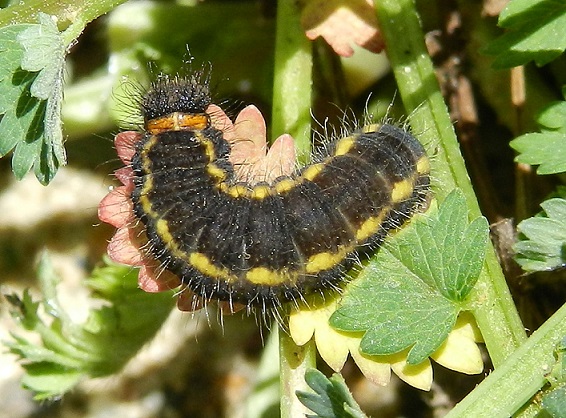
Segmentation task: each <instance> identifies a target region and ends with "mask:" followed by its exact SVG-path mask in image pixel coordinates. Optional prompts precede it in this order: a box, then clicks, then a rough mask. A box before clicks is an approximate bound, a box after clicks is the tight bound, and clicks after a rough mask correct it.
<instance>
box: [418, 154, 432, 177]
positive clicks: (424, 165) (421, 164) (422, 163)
mask: <svg viewBox="0 0 566 418" xmlns="http://www.w3.org/2000/svg"><path fill="white" fill-rule="evenodd" d="M417 173H419V174H428V173H430V160H429V158H428V157H427V156H426V155H423V156H422V157H421V158H419V161H417Z"/></svg>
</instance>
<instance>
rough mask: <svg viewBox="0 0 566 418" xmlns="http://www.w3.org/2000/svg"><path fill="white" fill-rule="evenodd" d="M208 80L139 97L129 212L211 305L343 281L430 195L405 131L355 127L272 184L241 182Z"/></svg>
mask: <svg viewBox="0 0 566 418" xmlns="http://www.w3.org/2000/svg"><path fill="white" fill-rule="evenodd" d="M211 102H212V99H211V94H210V91H209V83H208V79H206V80H203V79H202V77H201V75H199V74H193V75H191V76H190V77H185V78H180V77H176V78H170V77H159V78H158V79H157V80H156V81H154V82H153V83H152V85H151V86H150V88H149V89H148V90H147V91H146V93H145V95H144V96H143V98H142V99H141V111H142V116H143V118H144V133H143V136H142V138H141V140H139V141H138V142H137V144H136V146H135V153H134V156H133V158H132V168H133V175H134V190H133V192H132V201H133V207H134V214H135V216H136V218H137V219H139V220H140V221H141V222H142V223H143V224H144V225H145V229H146V233H147V236H148V238H149V244H150V245H149V246H148V248H149V250H148V251H149V252H150V253H151V255H152V256H153V257H154V258H156V259H158V260H159V261H160V262H161V263H162V264H163V265H164V267H165V268H166V269H167V270H169V271H170V272H172V273H174V274H175V275H177V276H178V277H179V278H180V280H181V282H182V283H183V284H184V285H186V286H187V287H188V288H190V289H191V290H192V291H193V292H194V293H195V294H197V295H199V296H201V297H202V298H203V299H204V300H220V301H228V302H230V303H238V304H242V305H245V306H247V308H248V309H253V308H255V307H259V308H262V309H267V308H270V307H276V306H280V305H281V304H282V303H283V302H286V301H295V302H296V301H298V300H301V299H304V297H305V295H308V294H311V293H315V292H324V291H325V290H327V289H336V288H339V287H340V285H341V283H342V282H343V281H344V277H345V275H346V273H347V271H348V270H349V269H350V268H351V267H352V264H353V263H354V262H355V261H356V260H357V259H359V258H358V254H359V253H360V252H367V251H368V250H374V249H376V248H378V247H379V246H380V245H381V243H382V241H383V239H384V238H385V236H386V234H387V232H388V231H389V230H391V229H392V228H396V227H399V226H400V225H402V224H403V223H404V222H405V221H406V220H408V219H409V218H410V217H411V216H412V214H413V213H414V212H415V210H417V208H418V207H419V206H420V205H422V203H423V202H424V201H425V200H426V199H427V196H428V194H429V160H428V157H427V155H426V153H425V150H424V148H423V147H422V145H421V144H420V143H419V142H418V141H417V139H415V138H414V137H413V136H412V135H411V134H409V133H408V132H407V131H405V130H403V129H401V128H399V127H397V126H394V125H391V124H388V123H384V124H372V125H367V126H365V127H364V128H362V129H358V130H355V131H354V132H352V133H351V134H349V135H346V136H345V137H343V138H341V139H338V140H336V141H335V142H333V143H331V144H329V145H328V146H327V147H326V152H325V153H324V155H323V156H321V157H320V158H318V160H317V161H315V162H314V163H312V164H310V165H307V166H305V167H302V168H298V169H297V170H296V172H295V173H294V174H293V175H290V176H281V177H278V178H277V179H275V180H274V181H272V182H269V183H268V182H258V183H256V184H251V183H249V182H243V181H241V180H238V179H237V177H236V175H235V169H234V166H233V165H232V163H231V162H230V161H229V155H230V150H231V146H230V144H229V143H228V141H226V140H225V138H224V136H223V132H222V131H221V130H219V129H217V128H215V127H214V126H213V125H212V124H211V118H210V115H209V114H207V113H206V109H207V108H208V106H209V105H210V104H211Z"/></svg>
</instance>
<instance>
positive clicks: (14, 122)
mask: <svg viewBox="0 0 566 418" xmlns="http://www.w3.org/2000/svg"><path fill="white" fill-rule="evenodd" d="M64 58H65V47H64V45H63V42H62V39H61V36H60V34H59V32H58V30H57V26H56V25H55V23H54V22H53V21H52V19H51V18H50V17H49V16H47V15H45V14H40V23H39V24H33V25H32V24H25V25H12V26H6V27H4V28H1V29H0V59H1V60H2V63H3V65H2V68H0V114H1V115H2V120H1V121H0V155H1V156H4V155H6V154H7V153H9V152H10V151H12V150H14V155H13V157H12V171H13V172H14V175H15V176H16V178H18V179H21V178H22V177H23V176H24V175H25V174H26V173H27V172H28V171H30V170H31V169H32V167H33V170H34V172H35V175H36V177H37V178H38V180H39V181H40V182H41V183H43V184H47V183H49V182H50V181H51V180H52V179H53V177H54V176H55V173H56V172H57V169H58V167H59V166H60V165H62V164H65V162H66V157H65V151H64V148H63V135H62V131H61V116H60V113H61V101H62V98H63V68H64Z"/></svg>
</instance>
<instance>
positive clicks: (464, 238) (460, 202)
mask: <svg viewBox="0 0 566 418" xmlns="http://www.w3.org/2000/svg"><path fill="white" fill-rule="evenodd" d="M488 232H489V227H488V224H487V220H486V219H485V218H483V217H480V218H477V219H475V220H474V221H473V222H472V223H470V224H469V225H468V218H467V208H466V201H465V198H464V195H463V194H462V192H461V191H460V190H459V189H456V190H455V191H453V192H451V193H450V194H449V195H448V196H447V197H446V200H445V201H444V202H443V204H442V205H441V206H440V208H439V210H438V214H437V215H435V216H431V217H430V218H428V219H426V220H417V221H416V222H415V227H414V228H411V229H406V230H404V231H403V233H401V234H398V237H396V239H395V240H393V241H392V243H391V245H390V246H389V249H390V251H391V253H392V254H393V255H394V256H395V257H396V258H398V259H399V260H400V261H401V262H402V263H403V264H404V265H406V266H407V267H408V268H409V270H411V271H412V272H413V273H414V274H416V275H417V276H418V277H419V278H420V279H421V280H423V281H424V282H425V283H427V284H428V285H429V286H431V287H433V288H434V287H435V288H436V289H438V290H439V291H440V293H441V294H442V295H444V297H446V298H448V299H450V300H453V301H455V302H461V301H463V300H464V299H465V298H466V296H467V295H468V294H469V293H470V291H471V289H472V287H473V286H474V285H475V283H476V281H477V279H478V277H479V273H480V271H481V268H482V265H483V260H484V256H485V250H486V246H487V240H488V237H489V235H488Z"/></svg>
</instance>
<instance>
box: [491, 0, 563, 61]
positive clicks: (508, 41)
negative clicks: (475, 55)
mask: <svg viewBox="0 0 566 418" xmlns="http://www.w3.org/2000/svg"><path fill="white" fill-rule="evenodd" d="M499 25H500V26H501V27H503V28H506V29H507V32H506V33H505V34H504V35H503V36H501V37H500V38H498V39H496V40H495V41H493V42H492V43H491V44H489V45H488V47H487V48H485V50H484V52H485V53H487V54H492V55H497V57H496V58H495V61H494V63H493V66H494V67H495V68H510V67H515V66H518V65H523V64H526V63H527V62H529V61H532V60H534V61H535V62H536V63H537V65H544V64H547V63H549V62H550V61H552V60H554V59H555V58H557V57H558V56H559V55H560V54H562V52H564V49H566V3H565V2H564V1H562V0H513V1H511V2H510V3H509V4H508V5H507V7H506V8H505V9H504V10H503V12H501V15H500V16H499Z"/></svg>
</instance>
